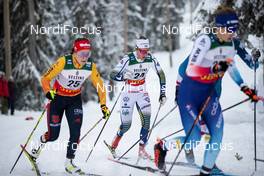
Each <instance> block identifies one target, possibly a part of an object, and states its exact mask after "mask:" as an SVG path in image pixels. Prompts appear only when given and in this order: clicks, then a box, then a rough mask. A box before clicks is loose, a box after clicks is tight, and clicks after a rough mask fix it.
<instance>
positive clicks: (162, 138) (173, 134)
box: [161, 128, 183, 140]
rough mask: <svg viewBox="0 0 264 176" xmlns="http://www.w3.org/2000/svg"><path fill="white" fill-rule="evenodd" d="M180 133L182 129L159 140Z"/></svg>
mask: <svg viewBox="0 0 264 176" xmlns="http://www.w3.org/2000/svg"><path fill="white" fill-rule="evenodd" d="M181 131H183V128H182V129H180V130H178V131H176V132H173V133H171V134H169V135H167V136H165V137H163V138H161V140H164V139H166V138H168V137H170V136H172V135H174V134H177V133H179V132H181Z"/></svg>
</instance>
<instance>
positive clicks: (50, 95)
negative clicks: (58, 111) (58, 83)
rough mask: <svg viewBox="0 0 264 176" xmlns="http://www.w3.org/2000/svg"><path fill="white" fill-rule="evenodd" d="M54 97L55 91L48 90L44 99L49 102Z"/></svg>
mask: <svg viewBox="0 0 264 176" xmlns="http://www.w3.org/2000/svg"><path fill="white" fill-rule="evenodd" d="M55 96H56V91H55V90H50V91H48V92H47V93H46V98H47V99H49V100H51V101H52V100H54V99H55Z"/></svg>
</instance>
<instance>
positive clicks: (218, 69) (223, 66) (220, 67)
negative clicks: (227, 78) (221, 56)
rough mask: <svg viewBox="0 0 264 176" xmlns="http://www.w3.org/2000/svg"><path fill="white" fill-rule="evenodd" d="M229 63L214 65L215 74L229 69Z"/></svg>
mask: <svg viewBox="0 0 264 176" xmlns="http://www.w3.org/2000/svg"><path fill="white" fill-rule="evenodd" d="M228 66H229V63H228V62H227V61H220V62H217V63H216V64H214V66H213V73H219V72H225V71H226V70H227V69H228Z"/></svg>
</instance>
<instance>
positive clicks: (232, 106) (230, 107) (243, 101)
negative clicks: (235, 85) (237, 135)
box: [161, 98, 250, 140]
mask: <svg viewBox="0 0 264 176" xmlns="http://www.w3.org/2000/svg"><path fill="white" fill-rule="evenodd" d="M248 100H250V98H247V99H245V100H242V101H240V102H238V103H236V104H234V105H231V106H229V107H227V108H225V109H223V110H222V112H225V111H227V110H229V109H232V108H234V107H236V106H238V105H240V104H242V103H245V102H247V101H248ZM181 131H183V128H182V129H180V130H178V131H176V132H173V133H171V134H169V135H167V136H165V137H163V138H161V140H164V139H166V138H168V137H170V136H172V135H174V134H177V133H179V132H181Z"/></svg>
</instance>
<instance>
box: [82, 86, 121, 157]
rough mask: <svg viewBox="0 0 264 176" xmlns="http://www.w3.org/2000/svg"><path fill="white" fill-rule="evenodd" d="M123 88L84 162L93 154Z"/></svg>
mask: <svg viewBox="0 0 264 176" xmlns="http://www.w3.org/2000/svg"><path fill="white" fill-rule="evenodd" d="M124 88H125V86H123V87H122V89H121V91H120V93H119V95H118V97H117V99H116V101H115V103H114V106H113V107H112V109H111V111H110V115H109V117H108V118H107V119H106V121H105V123H104V125H103V127H102V129H101V131H100V133H99V135H98V136H97V138H96V140H95V142H94V145H93V148H92V150H91V151H90V153H89V155H88V157H87V158H86V160H85V162H87V161H88V159H89V158H90V156H91V154H92V152H93V150H94V148H95V146H96V144H97V142H98V140H99V138H100V136H101V134H102V132H103V130H104V128H105V125H106V124H107V122H108V120H109V118H110V116H111V114H112V112H113V110H114V109H115V106H116V103H117V101H118V99H119V97H120V96H121V93H122V92H123V90H124Z"/></svg>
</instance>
